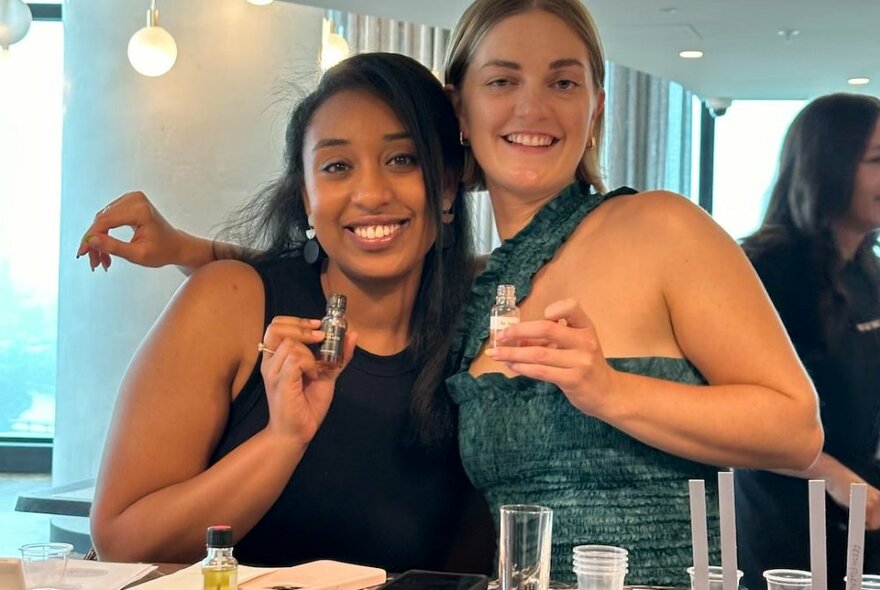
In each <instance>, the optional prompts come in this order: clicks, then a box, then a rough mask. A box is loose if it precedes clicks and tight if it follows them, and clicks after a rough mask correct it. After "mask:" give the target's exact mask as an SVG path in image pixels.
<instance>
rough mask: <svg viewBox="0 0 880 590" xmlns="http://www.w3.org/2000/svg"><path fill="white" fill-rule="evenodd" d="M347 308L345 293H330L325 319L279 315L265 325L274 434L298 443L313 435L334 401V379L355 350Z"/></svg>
mask: <svg viewBox="0 0 880 590" xmlns="http://www.w3.org/2000/svg"><path fill="white" fill-rule="evenodd" d="M340 297H341V300H342V301H343V303H341V304H340V299H339V298H340ZM331 308H332V309H331ZM343 312H344V296H335V295H331V297H330V298H329V299H328V316H327V317H325V318H324V319H323V320H317V319H306V318H297V317H292V316H276V317H275V318H273V319H272V322H271V323H270V324H269V326H268V328H266V332H265V334H264V335H263V341H262V343H261V347H260V350H261V352H262V359H261V361H260V363H261V364H260V372H261V374H262V375H263V382H264V384H265V387H266V397H267V399H268V401H269V424H268V426H267V430H268V431H269V432H270V433H272V434H278V435H281V436H283V437H286V438H290V439H292V442H293V443H294V444H299V445H307V444H308V443H309V442H311V440H312V439H313V438H314V436H315V434H316V433H317V431H318V428H320V426H321V423H322V422H323V420H324V417H325V416H326V415H327V411H328V410H329V408H330V403H331V402H332V400H333V391H334V387H335V384H336V379H337V377H338V376H339V373H340V372H342V369H343V368H345V365H346V364H347V363H348V361H349V360H350V359H351V357H352V354H353V353H354V346H355V341H356V339H357V334H356V333H354V332H348V331H347V330H346V327H347V324H346V323H345V317H344V313H343ZM328 318H329V319H328Z"/></svg>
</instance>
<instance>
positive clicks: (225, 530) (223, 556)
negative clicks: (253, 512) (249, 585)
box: [202, 525, 238, 590]
mask: <svg viewBox="0 0 880 590" xmlns="http://www.w3.org/2000/svg"><path fill="white" fill-rule="evenodd" d="M205 542H206V544H207V546H208V554H207V555H206V556H205V559H204V560H202V579H203V580H204V590H238V561H236V559H235V558H234V557H233V556H232V527H231V526H228V525H216V526H210V527H208V531H207V533H206V534H205Z"/></svg>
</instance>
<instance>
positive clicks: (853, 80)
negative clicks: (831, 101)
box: [846, 77, 871, 86]
mask: <svg viewBox="0 0 880 590" xmlns="http://www.w3.org/2000/svg"><path fill="white" fill-rule="evenodd" d="M846 82H847V84H850V85H852V86H864V85H865V84H870V83H871V79H870V78H863V77H858V78H850V79H849V80H847V81H846Z"/></svg>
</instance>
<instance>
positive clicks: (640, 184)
mask: <svg viewBox="0 0 880 590" xmlns="http://www.w3.org/2000/svg"><path fill="white" fill-rule="evenodd" d="M327 16H328V18H330V19H332V20H333V23H334V25H335V27H336V29H337V32H338V33H339V34H341V35H342V36H343V37H345V40H346V41H348V44H349V47H351V51H352V53H353V54H354V53H364V52H369V51H389V52H394V53H402V54H404V55H408V56H410V57H412V58H414V59H416V60H418V61H419V62H421V63H422V64H423V65H425V66H426V67H428V68H429V69H431V71H433V72H434V73H435V75H437V77H438V78H441V77H442V72H443V59H444V57H445V55H446V46H447V44H448V43H449V30H448V29H442V28H440V27H431V26H427V25H417V24H413V23H406V22H403V21H399V20H394V19H388V18H379V17H374V16H364V15H359V14H354V13H346V12H340V11H328V13H327ZM606 71H607V74H606V84H605V90H606V94H607V96H606V103H605V138H604V142H603V150H602V162H603V164H604V171H605V178H606V184H607V185H608V186H609V187H611V188H614V187H617V186H620V185H624V184H625V185H627V186H631V187H633V188H635V189H638V190H645V189H655V188H663V189H668V190H672V191H675V192H680V193H684V194H688V193H689V192H690V186H691V183H690V178H691V128H692V117H691V100H692V97H693V95H692V93H690V92H689V91H687V90H685V89H684V88H683V87H681V86H680V85H678V84H675V83H674V82H668V81H666V80H663V79H661V78H658V77H656V76H652V75H650V74H645V73H643V72H639V71H637V70H633V69H630V68H627V67H624V66H620V65H616V64H614V63H611V62H607V63H606ZM468 199H469V201H470V204H471V207H472V211H473V213H474V220H475V225H476V234H475V238H476V239H475V242H476V245H477V248H478V249H479V251H480V252H489V251H491V250H492V249H494V248H495V247H496V246H498V245H499V244H500V242H499V240H498V235H497V233H496V232H495V224H494V221H493V217H492V208H491V206H490V205H489V200H488V195H487V194H486V193H482V192H480V193H473V194H471V195H469V196H468Z"/></svg>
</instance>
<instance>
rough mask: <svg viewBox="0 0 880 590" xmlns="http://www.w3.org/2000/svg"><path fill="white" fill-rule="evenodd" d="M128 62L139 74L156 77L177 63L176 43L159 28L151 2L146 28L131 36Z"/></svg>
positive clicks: (168, 34) (157, 14) (154, 6)
mask: <svg viewBox="0 0 880 590" xmlns="http://www.w3.org/2000/svg"><path fill="white" fill-rule="evenodd" d="M128 61H130V62H131V66H132V67H133V68H134V69H135V70H137V72H138V73H139V74H142V75H144V76H150V77H156V76H161V75H163V74H165V73H167V72H168V70H170V69H171V67H172V66H174V62H175V61H177V43H175V42H174V37H172V36H171V33H169V32H168V31H166V30H165V29H163V28H162V27H160V26H159V11H158V10H156V0H152V1H151V4H150V9H149V10H148V11H147V26H145V27H144V28H143V29H141V30H139V31H138V32H137V33H135V34H134V35H132V36H131V39H130V40H129V42H128Z"/></svg>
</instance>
